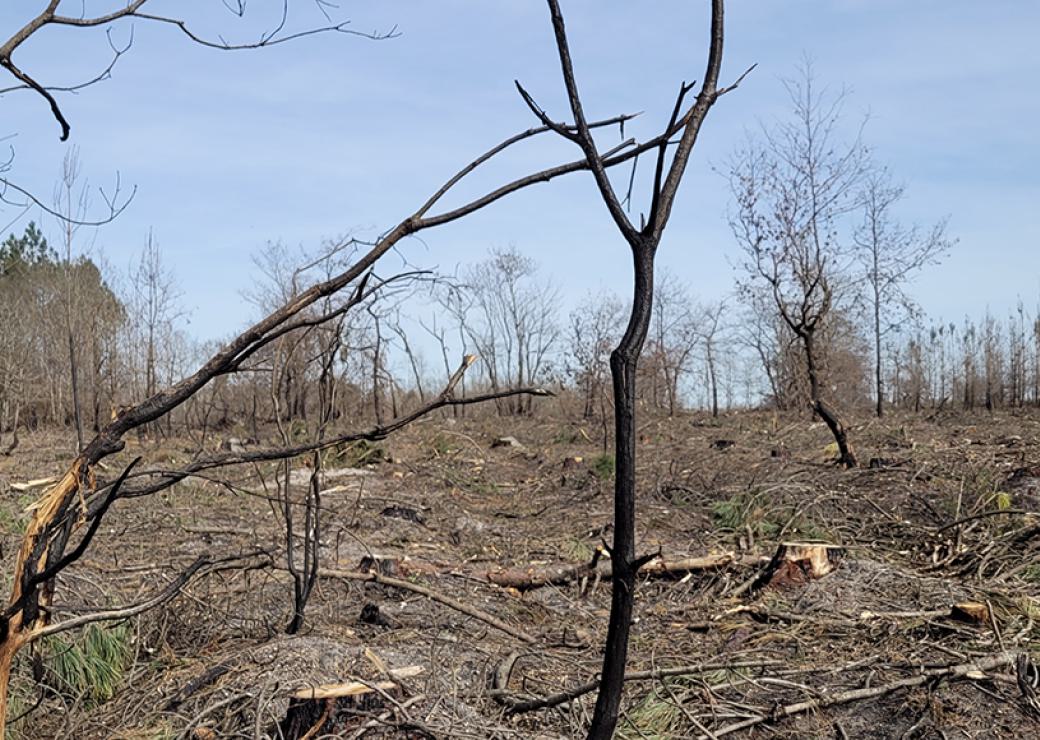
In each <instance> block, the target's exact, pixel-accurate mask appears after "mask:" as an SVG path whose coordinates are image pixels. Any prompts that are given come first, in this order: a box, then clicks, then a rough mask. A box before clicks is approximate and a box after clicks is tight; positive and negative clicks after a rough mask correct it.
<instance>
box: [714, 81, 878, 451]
mask: <svg viewBox="0 0 1040 740" xmlns="http://www.w3.org/2000/svg"><path fill="white" fill-rule="evenodd" d="M787 88H788V93H789V95H790V98H791V103H792V107H793V116H792V120H791V121H790V122H781V123H778V124H777V125H776V127H775V128H774V129H771V130H766V131H765V132H764V135H763V140H762V141H761V142H754V141H753V142H751V143H750V144H749V145H748V147H747V148H746V149H745V150H744V151H742V152H740V153H739V154H738V156H737V157H736V159H735V161H734V163H733V165H732V167H731V169H730V184H731V188H732V191H733V195H734V199H735V201H736V213H735V214H734V216H733V217H732V219H731V226H732V228H733V232H734V235H735V236H736V237H737V240H738V242H739V243H740V245H741V248H742V249H743V251H744V254H745V257H746V259H745V262H744V265H743V267H744V270H745V272H746V274H747V278H746V280H745V281H744V282H743V284H742V285H741V288H742V291H743V292H744V294H745V295H750V294H754V293H756V292H757V291H759V290H761V289H762V288H763V287H764V289H765V292H766V293H767V294H768V295H769V296H770V297H771V298H772V302H773V304H774V306H775V308H776V310H777V312H778V314H779V316H780V317H781V318H782V319H783V322H784V324H785V325H786V326H787V327H788V328H789V329H790V330H791V332H792V334H793V335H794V336H795V337H796V338H797V340H798V342H799V344H800V345H801V349H802V352H803V353H804V357H805V372H806V375H807V378H808V381H809V400H810V404H811V407H812V410H813V412H814V413H815V414H816V415H817V416H819V417H820V418H821V419H822V420H823V421H824V423H825V424H826V425H827V428H828V429H829V430H830V431H831V434H832V435H833V436H834V441H835V442H836V443H837V445H838V450H839V453H840V463H841V464H843V465H845V466H847V467H855V466H856V455H855V453H854V452H853V450H852V446H851V444H850V443H849V439H848V428H847V427H846V425H845V422H844V421H843V420H842V418H841V416H840V415H839V413H838V411H837V409H835V408H834V406H832V405H831V403H830V402H829V401H828V400H826V398H825V397H824V389H825V379H824V376H823V372H824V368H823V364H822V358H823V356H824V349H825V348H824V347H822V346H821V337H822V335H823V334H824V331H823V330H824V328H825V325H826V324H827V322H828V321H830V318H829V317H830V316H831V314H832V312H833V310H834V309H835V303H836V301H837V300H841V299H844V298H846V297H847V296H849V295H850V292H849V291H848V289H847V284H846V283H847V281H848V264H847V263H848V261H849V259H850V256H849V254H848V248H847V245H846V244H844V243H843V242H842V241H841V239H840V238H839V234H838V227H839V220H840V219H841V218H842V217H843V216H845V215H846V214H848V213H849V212H850V211H852V210H853V209H854V208H855V207H856V200H855V196H856V194H857V191H858V188H859V186H860V184H861V183H862V181H863V177H864V175H865V173H866V171H867V165H868V161H867V150H866V148H865V147H864V146H863V145H862V144H861V143H860V141H859V138H858V137H857V138H856V139H855V140H853V142H852V143H851V144H848V145H845V146H842V145H840V144H839V143H838V142H837V141H836V139H837V136H838V132H837V130H836V126H837V122H838V121H839V119H840V115H839V114H840V111H841V104H842V96H840V95H839V96H837V97H836V98H835V99H833V100H830V101H828V100H825V99H824V98H823V97H822V96H821V95H819V94H818V93H817V92H816V91H815V90H814V88H813V78H812V71H811V69H810V68H809V67H808V65H806V68H805V69H804V71H803V78H802V79H801V80H800V81H790V82H788V83H787ZM843 281H846V282H843Z"/></svg>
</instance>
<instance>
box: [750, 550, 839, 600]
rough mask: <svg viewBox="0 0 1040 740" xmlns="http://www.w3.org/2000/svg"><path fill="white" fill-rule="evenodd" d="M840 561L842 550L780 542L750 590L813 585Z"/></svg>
mask: <svg viewBox="0 0 1040 740" xmlns="http://www.w3.org/2000/svg"><path fill="white" fill-rule="evenodd" d="M844 557H845V549H844V548H842V547H838V546H837V545H824V544H820V543H816V542H782V543H780V545H779V546H778V547H777V548H776V553H775V554H774V555H773V559H772V560H770V561H769V565H767V566H766V567H765V569H764V570H763V571H762V573H761V575H759V577H758V579H757V580H756V581H755V583H754V585H753V586H752V589H751V590H752V591H757V590H759V589H762V588H766V587H771V588H786V587H788V586H796V585H800V584H804V583H808V582H809V581H815V580H817V579H819V578H823V577H824V576H825V575H827V574H828V573H831V572H833V571H834V570H835V569H836V568H837V567H838V566H839V565H840V564H841V561H842V559H843V558H844Z"/></svg>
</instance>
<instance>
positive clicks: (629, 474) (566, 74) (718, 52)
mask: <svg viewBox="0 0 1040 740" xmlns="http://www.w3.org/2000/svg"><path fill="white" fill-rule="evenodd" d="M548 3H549V13H550V16H551V18H552V25H553V31H554V34H555V39H556V48H557V51H558V53H559V57H560V68H561V71H562V74H563V83H564V86H565V87H566V90H567V98H568V101H569V103H570V112H571V115H572V116H573V118H574V123H573V124H572V125H569V124H565V123H561V122H559V121H555V120H553V119H552V118H550V117H549V115H548V113H546V112H545V111H544V110H543V109H542V108H541V107H539V105H538V104H537V103H536V102H535V100H534V98H533V97H532V96H531V95H530V94H529V93H528V92H527V91H526V90H525V89H524V88H523V87H522V86H521V85H520V83H519V82H518V83H517V89H518V90H519V92H520V95H521V97H523V99H524V102H525V103H527V105H528V107H529V108H530V109H531V111H532V112H533V113H534V114H535V116H537V118H538V119H539V120H540V121H541V122H542V124H543V125H544V126H546V127H548V128H550V129H552V130H553V131H555V132H556V133H557V134H559V135H560V136H562V137H563V138H565V139H568V140H569V141H572V142H574V143H575V144H576V145H577V146H578V147H580V148H581V151H582V153H583V154H584V155H585V161H586V163H587V164H588V168H589V170H590V171H591V172H592V175H593V177H594V179H595V181H596V186H597V187H598V189H599V192H600V196H601V197H602V199H603V202H604V204H605V205H606V207H607V211H608V212H609V213H610V216H611V218H612V219H613V220H614V223H615V225H616V226H617V228H618V230H619V231H620V232H621V235H622V237H623V238H624V240H625V242H626V243H627V244H628V247H629V251H630V253H631V257H632V266H633V272H634V275H633V283H634V286H633V287H634V290H633V298H632V308H631V313H630V315H629V319H628V325H627V326H626V328H625V333H624V335H623V336H622V337H621V341H620V342H619V343H618V346H617V347H616V348H615V349H614V351H613V353H612V354H611V356H610V372H611V380H612V384H613V391H614V428H615V435H614V444H615V460H616V465H617V467H616V476H615V484H614V543H613V547H612V548H611V551H610V556H611V560H612V563H613V570H612V573H611V585H612V591H611V606H610V623H609V625H608V628H607V643H606V646H605V655H604V659H603V671H602V673H601V674H600V685H599V695H598V697H597V700H596V709H595V712H594V714H593V717H592V725H591V727H590V728H589V735H588V736H589V737H590V738H597V739H603V738H609V737H611V736H612V735H613V733H614V728H615V727H616V725H617V720H618V712H619V710H620V706H621V694H622V690H623V688H624V680H625V662H626V660H627V656H628V640H629V632H630V630H631V624H632V606H633V603H634V595H635V593H634V592H635V585H636V574H637V573H638V571H639V568H640V567H641V566H642V565H645V564H646V563H647V562H648V561H649V559H650V558H648V557H636V542H635V524H636V522H635V518H636V510H635V509H636V507H635V498H636V490H635V488H636V481H635V461H636V430H635V402H636V371H637V367H638V361H639V354H640V352H641V351H642V348H643V343H644V342H645V340H646V336H647V332H648V330H649V326H650V320H651V314H652V310H653V297H654V257H655V255H656V253H657V247H658V245H659V244H660V243H661V236H662V235H663V234H664V229H665V227H666V226H667V224H668V219H669V216H670V215H671V211H672V205H673V204H674V202H675V196H676V193H677V192H678V190H679V184H680V182H681V181H682V177H683V174H684V173H685V171H686V165H687V163H688V162H689V159H690V154H691V152H692V151H693V146H694V144H695V143H696V141H697V135H698V134H699V133H700V130H701V125H702V124H703V123H704V119H705V117H706V116H707V114H708V111H709V110H710V109H711V107H712V105H714V103H715V101H716V100H718V98H719V97H720V96H721V95H723V94H724V93H726V92H728V91H729V90H732V89H733V88H734V87H736V86H737V84H739V82H740V80H739V79H738V80H737V82H736V83H734V84H733V85H731V86H730V87H726V88H719V87H718V80H719V70H720V68H721V66H722V46H723V0H712V12H711V33H710V47H709V52H708V61H707V69H706V70H705V73H704V80H703V82H702V83H701V87H700V90H699V91H698V93H697V97H696V100H695V101H694V103H693V104H692V105H691V106H689V107H687V106H686V96H687V95H688V94H689V93H690V92H691V91H692V90H693V85H687V84H685V83H683V84H682V85H681V86H680V88H679V95H678V98H677V99H676V101H675V107H674V108H673V110H672V115H671V119H670V120H669V121H668V125H667V126H666V128H665V135H664V136H663V137H658V138H659V139H660V143H659V145H658V146H657V147H656V150H657V151H656V154H657V156H656V168H655V171H654V177H653V186H652V191H651V197H650V204H649V212H648V214H647V215H646V218H645V220H644V221H643V223H642V225H641V226H640V227H639V228H637V227H636V226H635V225H634V224H633V223H632V221H631V220H630V219H629V217H628V214H627V213H626V212H625V208H624V206H623V205H622V203H621V200H620V199H619V198H618V195H617V192H616V191H615V189H614V185H613V184H612V183H611V181H610V177H609V175H608V174H607V166H606V164H607V162H608V161H609V158H610V156H611V154H612V153H613V152H612V151H608V152H607V153H603V152H601V151H600V149H599V146H598V145H597V144H596V141H595V139H594V138H593V135H592V130H591V127H590V126H589V124H588V122H587V121H586V119H585V111H584V106H583V104H582V100H581V96H580V94H579V92H578V83H577V81H576V79H575V76H574V65H573V63H572V61H571V52H570V45H569V43H568V40H567V33H566V30H565V28H564V21H563V13H562V12H561V10H560V4H559V2H558V0H548ZM749 71H750V70H749ZM745 74H746V73H745ZM673 131H675V132H676V133H679V134H680V137H679V141H678V143H677V144H676V145H675V151H674V153H673V154H672V158H671V163H670V164H669V163H668V153H669V152H668V150H669V144H670V143H672V142H671V140H670V136H671V133H670V132H673Z"/></svg>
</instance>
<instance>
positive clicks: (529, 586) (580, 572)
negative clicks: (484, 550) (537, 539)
mask: <svg viewBox="0 0 1040 740" xmlns="http://www.w3.org/2000/svg"><path fill="white" fill-rule="evenodd" d="M596 552H597V555H596V556H594V557H593V558H592V560H591V561H590V562H588V563H586V564H584V565H574V566H562V567H560V566H558V567H555V568H546V569H544V570H539V571H535V570H532V569H530V568H528V569H521V568H506V569H500V570H489V571H487V572H486V573H483V574H481V575H480V577H481V578H482V579H486V580H487V581H488V582H489V583H493V584H495V585H496V586H501V587H502V588H514V589H516V590H517V591H532V590H534V589H537V588H542V587H544V586H564V585H566V584H568V583H572V582H574V581H579V580H581V579H582V578H587V577H589V576H592V575H595V576H597V577H599V578H603V579H609V578H611V576H612V575H613V569H612V568H611V567H610V565H609V564H608V565H607V566H606V567H603V568H598V567H597V566H598V565H599V557H598V553H599V552H600V551H599V550H597V551H596ZM733 562H734V556H733V553H723V554H721V555H706V556H704V557H700V558H684V559H681V560H664V559H663V558H660V557H658V558H655V559H653V560H651V561H650V562H649V563H647V564H646V565H644V566H643V568H642V569H641V570H640V571H639V572H640V574H643V575H647V576H650V577H664V576H671V575H675V574H678V573H693V572H697V571H702V570H713V569H715V568H723V567H725V566H727V565H731V564H732V563H733Z"/></svg>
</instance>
